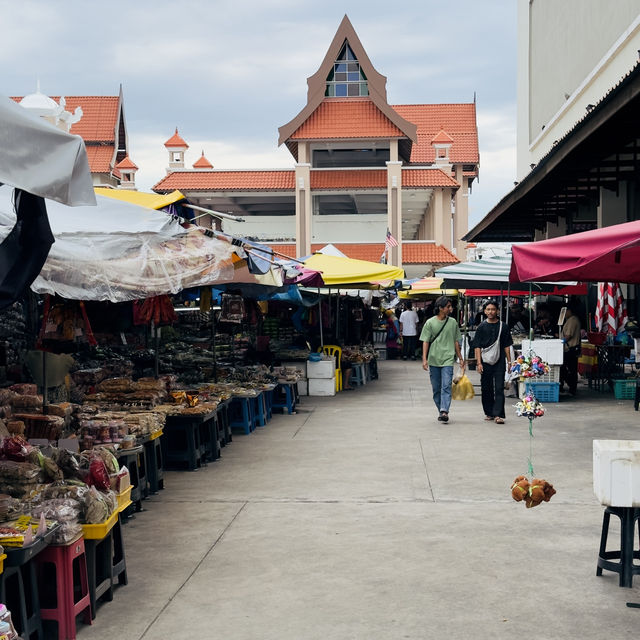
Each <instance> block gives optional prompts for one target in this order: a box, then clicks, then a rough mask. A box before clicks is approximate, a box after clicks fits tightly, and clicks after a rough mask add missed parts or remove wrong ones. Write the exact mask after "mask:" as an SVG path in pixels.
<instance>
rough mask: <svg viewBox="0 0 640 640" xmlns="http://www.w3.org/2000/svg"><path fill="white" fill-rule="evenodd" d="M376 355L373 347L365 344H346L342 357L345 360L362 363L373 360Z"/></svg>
mask: <svg viewBox="0 0 640 640" xmlns="http://www.w3.org/2000/svg"><path fill="white" fill-rule="evenodd" d="M375 357H376V353H375V351H374V349H373V347H370V346H365V345H355V346H345V347H343V348H342V359H343V360H344V361H345V362H353V363H354V364H361V363H364V362H371V361H372V360H374V359H375Z"/></svg>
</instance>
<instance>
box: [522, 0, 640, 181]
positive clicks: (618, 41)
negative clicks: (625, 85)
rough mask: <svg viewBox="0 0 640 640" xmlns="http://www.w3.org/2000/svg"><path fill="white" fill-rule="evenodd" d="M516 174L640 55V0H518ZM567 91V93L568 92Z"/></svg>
mask: <svg viewBox="0 0 640 640" xmlns="http://www.w3.org/2000/svg"><path fill="white" fill-rule="evenodd" d="M518 2H519V5H518V128H517V132H518V158H517V173H518V179H522V178H523V177H524V176H525V175H526V174H527V173H529V171H530V170H531V168H530V165H531V164H532V163H537V162H538V161H539V160H540V158H542V157H543V156H544V155H546V154H547V153H548V152H549V150H550V149H551V147H552V146H553V143H554V141H557V140H560V139H561V138H562V137H563V136H564V135H565V134H566V133H567V132H568V131H569V130H570V129H572V128H573V126H574V125H575V124H576V123H577V122H578V121H579V120H581V119H582V118H583V117H584V116H585V115H586V114H587V110H586V107H587V105H589V104H596V103H598V102H599V101H600V100H601V99H602V98H603V97H604V96H605V95H606V94H607V92H608V91H609V90H610V89H611V88H612V87H613V86H615V85H616V84H617V83H618V82H619V81H620V80H621V79H622V78H623V77H624V76H625V75H626V74H627V73H628V72H629V71H630V70H631V69H632V68H633V67H634V66H635V64H636V62H637V61H638V49H640V0H615V2H609V1H607V0H562V2H558V1H557V0H518ZM567 96H568V97H567Z"/></svg>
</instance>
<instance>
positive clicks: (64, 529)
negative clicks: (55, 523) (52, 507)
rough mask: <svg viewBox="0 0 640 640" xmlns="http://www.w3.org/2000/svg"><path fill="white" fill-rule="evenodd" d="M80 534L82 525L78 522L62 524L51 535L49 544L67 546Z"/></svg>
mask: <svg viewBox="0 0 640 640" xmlns="http://www.w3.org/2000/svg"><path fill="white" fill-rule="evenodd" d="M81 533H82V525H81V524H80V523H79V522H63V523H61V524H60V526H59V527H58V528H57V529H56V531H55V533H54V534H53V537H52V539H51V544H68V543H69V542H71V541H72V540H75V539H76V538H77V537H78V536H79V535H80V534H81Z"/></svg>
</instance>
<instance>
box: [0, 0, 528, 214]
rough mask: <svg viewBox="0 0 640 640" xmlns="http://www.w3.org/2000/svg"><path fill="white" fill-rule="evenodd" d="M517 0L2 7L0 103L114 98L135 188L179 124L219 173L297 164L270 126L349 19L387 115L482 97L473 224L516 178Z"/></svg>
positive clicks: (298, 100) (154, 174)
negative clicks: (6, 99)
mask: <svg viewBox="0 0 640 640" xmlns="http://www.w3.org/2000/svg"><path fill="white" fill-rule="evenodd" d="M516 4H517V3H516V2H515V0H482V1H479V0H457V2H442V0H405V1H404V2H379V1H378V0H352V1H342V2H338V1H334V0H324V1H322V2H318V1H316V0H234V1H227V0H209V1H205V0H200V1H195V0H194V1H188V0H187V1H185V0H180V1H179V2H166V1H164V0H155V1H150V0H138V1H136V2H132V1H130V0H128V1H126V2H125V1H121V0H111V2H108V3H98V2H93V1H91V0H67V1H66V2H57V1H52V0H39V1H29V0H21V2H16V1H15V0H0V8H1V9H2V22H1V24H2V38H1V39H0V69H2V73H1V74H0V93H4V94H5V95H25V94H27V93H32V92H34V91H35V89H36V82H37V79H38V78H39V80H40V88H41V91H42V92H43V93H46V94H48V95H67V96H70V95H117V93H118V90H119V86H120V84H122V87H123V92H124V108H125V118H126V122H127V130H128V135H129V149H130V155H131V159H132V160H133V161H134V162H135V163H136V164H137V165H138V167H139V168H140V170H139V171H138V174H137V176H136V184H137V186H138V188H139V189H140V190H144V191H148V190H150V188H151V187H152V186H153V184H155V183H156V182H157V181H158V180H160V179H161V178H162V177H163V176H164V175H165V168H166V166H167V162H168V154H167V152H166V150H165V148H164V146H163V145H164V142H165V141H166V140H167V139H168V138H169V137H170V136H171V135H172V134H173V132H174V130H175V127H176V126H177V127H178V129H179V132H180V135H181V136H182V137H183V138H184V139H185V140H186V141H187V143H188V144H189V150H188V151H187V154H186V158H185V160H186V166H187V167H190V166H191V165H192V164H193V163H194V162H195V161H196V160H197V159H198V157H199V156H200V153H201V151H202V150H204V152H205V155H206V156H207V158H208V159H209V161H210V162H211V163H212V164H213V165H214V167H215V168H216V169H239V168H272V167H288V168H291V167H292V166H293V158H292V156H291V155H290V154H289V152H288V151H287V150H286V147H284V145H283V146H282V147H280V148H278V147H277V141H278V127H279V126H282V125H283V124H285V123H287V122H288V121H289V120H290V119H291V118H293V117H294V116H295V115H296V114H297V113H298V112H299V111H300V109H302V107H303V106H304V105H305V104H306V91H307V84H306V79H307V77H308V76H310V75H312V74H313V73H315V71H317V69H318V67H319V65H320V63H321V62H322V59H323V58H324V56H325V54H326V52H327V49H328V47H329V45H330V43H331V40H332V38H333V36H334V35H335V32H336V30H337V28H338V25H339V24H340V21H341V20H342V17H343V16H344V15H345V13H346V14H347V15H348V16H349V19H350V20H351V22H352V24H353V26H354V28H355V30H356V32H357V33H358V36H359V37H360V40H361V42H362V44H363V46H364V48H365V50H366V51H367V53H368V55H369V58H370V59H371V61H372V63H373V65H374V67H375V68H376V69H377V70H378V71H379V72H380V73H382V74H383V75H385V76H387V98H388V101H389V103H390V104H420V103H448V102H472V101H473V98H474V93H475V95H476V100H477V113H478V131H479V138H480V181H479V183H477V184H474V186H473V194H472V196H471V198H470V202H469V205H470V224H471V225H472V226H473V225H475V224H476V223H477V222H479V221H480V220H481V219H482V217H484V215H485V214H486V213H487V211H489V210H490V209H491V207H492V206H493V205H495V204H496V203H497V202H498V201H499V200H500V199H501V198H502V196H504V195H505V194H506V193H507V192H508V191H510V190H511V188H512V187H513V181H514V179H515V174H516V168H515V164H516V153H515V126H516V123H515V121H516V104H515V99H516Z"/></svg>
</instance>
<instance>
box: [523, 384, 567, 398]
mask: <svg viewBox="0 0 640 640" xmlns="http://www.w3.org/2000/svg"><path fill="white" fill-rule="evenodd" d="M525 393H533V395H534V396H535V397H536V398H538V400H540V402H559V401H560V383H559V382H526V383H525Z"/></svg>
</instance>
